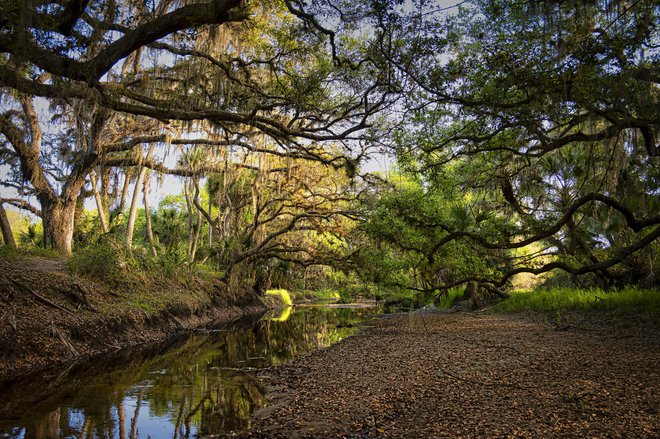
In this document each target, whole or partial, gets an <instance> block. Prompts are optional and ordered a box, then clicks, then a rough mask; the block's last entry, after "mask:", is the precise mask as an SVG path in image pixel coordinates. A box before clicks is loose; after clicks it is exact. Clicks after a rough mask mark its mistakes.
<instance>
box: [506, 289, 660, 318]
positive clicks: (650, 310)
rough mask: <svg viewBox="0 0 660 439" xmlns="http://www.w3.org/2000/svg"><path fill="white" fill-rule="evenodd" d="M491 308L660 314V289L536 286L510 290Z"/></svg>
mask: <svg viewBox="0 0 660 439" xmlns="http://www.w3.org/2000/svg"><path fill="white" fill-rule="evenodd" d="M493 309H494V310H495V311H502V312H520V311H539V312H547V313H559V315H561V314H562V313H564V312H566V311H590V310H602V311H609V312H617V313H630V314H640V315H644V314H646V315H650V316H655V317H658V316H660V291H658V290H644V289H637V288H626V289H624V290H621V291H612V292H604V291H602V290H600V289H590V290H580V289H576V288H553V289H549V290H546V289H539V290H535V291H532V292H525V293H523V292H520V293H513V294H512V295H511V297H509V298H508V299H506V300H504V301H502V302H500V303H498V304H497V305H495V306H494V307H493Z"/></svg>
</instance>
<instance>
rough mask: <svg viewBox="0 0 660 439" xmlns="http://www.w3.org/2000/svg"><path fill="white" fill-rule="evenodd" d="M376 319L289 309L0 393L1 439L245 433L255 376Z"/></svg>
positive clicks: (255, 394)
mask: <svg viewBox="0 0 660 439" xmlns="http://www.w3.org/2000/svg"><path fill="white" fill-rule="evenodd" d="M289 312H290V315H289V314H288V313H289ZM376 312H377V310H376V309H374V308H357V309H337V308H303V309H294V310H293V311H291V310H285V311H284V312H283V313H276V315H269V316H265V317H264V318H262V319H260V320H250V319H247V320H241V321H239V322H235V323H234V324H232V325H231V326H229V327H225V328H215V329H212V330H209V331H208V332H204V333H199V334H195V335H193V336H190V337H187V338H185V339H182V340H177V341H175V342H174V343H173V344H172V343H170V344H169V345H167V346H162V345H161V346H149V347H147V348H145V349H142V350H140V351H130V352H121V353H118V354H116V355H114V356H110V357H104V358H101V359H97V360H96V361H95V362H90V363H86V364H80V365H76V366H73V367H71V368H70V370H68V371H65V372H61V371H59V373H57V372H53V373H49V374H48V376H47V378H45V379H44V378H41V379H35V378H34V377H32V378H31V379H25V380H23V381H21V382H15V383H5V384H1V385H0V437H2V438H12V439H13V438H25V439H28V438H31V439H42V438H43V439H46V438H83V437H84V438H112V439H115V438H117V439H134V438H148V437H151V438H154V439H156V438H165V437H171V438H174V439H181V438H190V437H198V436H203V435H208V434H219V433H223V432H230V431H237V430H242V429H244V428H246V427H248V426H249V423H250V418H251V415H252V413H253V412H254V410H255V409H257V408H259V407H262V406H263V405H264V404H265V396H264V389H263V387H262V386H261V384H260V382H259V379H258V378H257V376H256V374H255V371H256V370H258V369H261V368H264V367H268V366H271V365H279V364H283V363H285V362H287V361H288V360H290V359H291V358H293V357H295V356H298V355H303V354H305V353H307V352H310V351H313V350H316V349H319V348H323V347H326V346H329V345H330V344H332V343H334V342H337V341H339V340H341V339H342V338H344V337H346V336H348V335H351V334H353V333H354V332H355V331H356V329H355V326H354V324H355V323H358V322H359V321H361V320H363V319H364V318H365V317H367V316H369V315H372V314H375V313H376Z"/></svg>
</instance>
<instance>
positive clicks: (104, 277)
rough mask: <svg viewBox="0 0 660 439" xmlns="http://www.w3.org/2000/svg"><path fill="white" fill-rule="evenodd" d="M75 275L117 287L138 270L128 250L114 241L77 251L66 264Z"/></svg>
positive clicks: (135, 261)
mask: <svg viewBox="0 0 660 439" xmlns="http://www.w3.org/2000/svg"><path fill="white" fill-rule="evenodd" d="M67 266H68V268H69V270H70V271H71V272H72V273H73V274H75V275H84V276H89V277H91V278H94V279H99V280H101V281H103V282H105V283H107V284H108V285H118V284H120V283H121V282H122V281H123V280H125V279H126V277H127V276H128V275H129V274H130V272H131V271H134V270H136V269H138V268H139V263H138V261H137V260H136V259H135V258H134V256H133V253H132V251H131V250H130V249H128V248H126V247H125V246H124V245H122V244H121V243H118V242H116V241H114V240H107V241H104V242H100V243H96V244H91V245H88V246H86V247H83V248H81V249H77V250H76V251H75V252H74V253H73V254H72V256H71V258H70V259H69V261H68V262H67Z"/></svg>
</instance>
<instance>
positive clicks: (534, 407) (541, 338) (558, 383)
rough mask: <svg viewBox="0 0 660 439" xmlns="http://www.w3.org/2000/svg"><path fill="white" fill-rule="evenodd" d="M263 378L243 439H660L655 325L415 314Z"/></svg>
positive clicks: (376, 324) (391, 319) (374, 325)
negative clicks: (262, 397)
mask: <svg viewBox="0 0 660 439" xmlns="http://www.w3.org/2000/svg"><path fill="white" fill-rule="evenodd" d="M369 325H370V326H371V327H369V328H367V329H366V330H364V331H363V332H362V333H360V334H359V335H357V336H354V337H351V338H348V339H346V340H343V341H341V342H340V343H338V344H335V345H333V346H331V347H330V348H328V349H324V350H320V351H317V352H313V353H311V354H309V355H307V356H305V357H302V358H299V359H296V360H294V361H293V362H291V363H290V364H288V365H285V366H282V367H277V368H271V369H268V370H265V371H264V372H262V373H261V375H260V376H261V378H262V380H263V382H264V383H265V384H266V386H267V387H268V388H269V389H270V391H269V395H270V396H269V403H268V405H267V406H266V407H265V408H263V409H261V410H259V411H258V412H257V413H256V416H255V421H254V424H253V425H252V428H251V429H250V430H249V431H246V432H243V433H242V434H241V437H246V438H247V437H263V438H266V437H268V438H272V437H275V438H277V437H280V438H302V437H349V438H352V437H379V438H380V437H382V438H389V437H409V438H418V437H658V436H659V435H660V425H659V424H658V422H657V417H658V411H659V410H660V373H659V371H658V368H657V365H658V364H659V363H660V340H659V337H658V326H657V322H656V323H653V324H651V325H650V326H649V322H645V323H644V325H638V324H636V322H634V321H631V322H629V324H627V325H625V324H624V325H620V324H619V325H616V326H611V325H610V323H608V322H598V321H590V322H587V323H584V322H583V323H582V324H580V325H573V326H562V327H558V326H557V324H556V322H554V321H552V320H551V319H547V318H546V317H543V316H542V315H539V314H529V313H528V314H513V315H502V314H499V315H493V314H488V313H483V312H480V313H440V312H429V311H424V310H420V311H416V312H413V313H408V314H397V315H392V316H386V317H384V318H382V319H379V320H374V321H372V322H370V323H369Z"/></svg>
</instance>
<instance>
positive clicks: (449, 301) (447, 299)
mask: <svg viewBox="0 0 660 439" xmlns="http://www.w3.org/2000/svg"><path fill="white" fill-rule="evenodd" d="M464 293H465V287H454V288H450V289H449V291H448V292H447V294H446V295H444V296H442V297H440V299H439V300H438V302H437V304H436V306H437V307H438V308H440V309H449V308H451V307H452V306H454V303H455V302H456V299H457V298H458V297H462V296H463V294H464Z"/></svg>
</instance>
